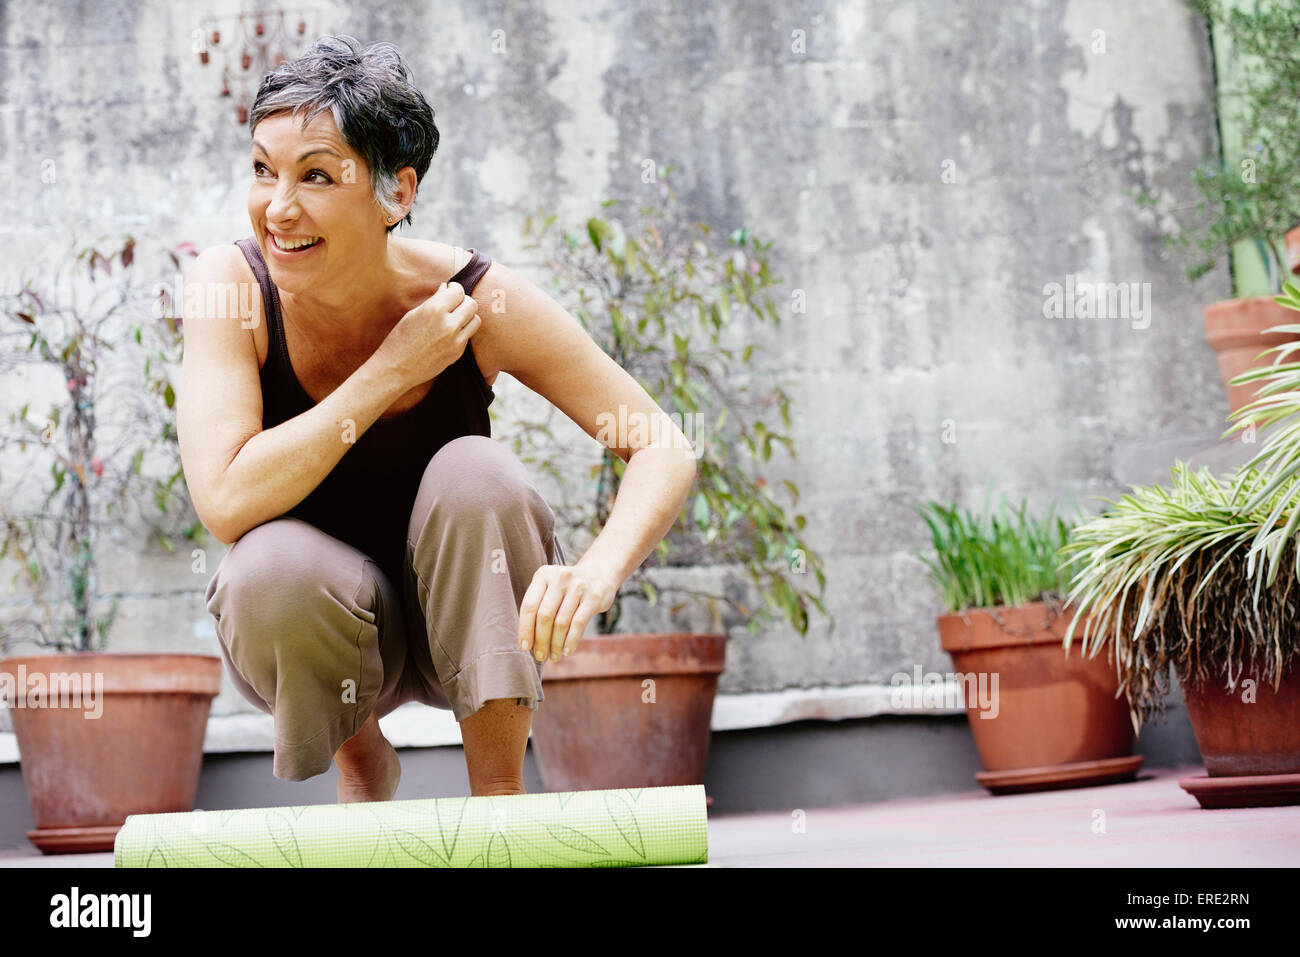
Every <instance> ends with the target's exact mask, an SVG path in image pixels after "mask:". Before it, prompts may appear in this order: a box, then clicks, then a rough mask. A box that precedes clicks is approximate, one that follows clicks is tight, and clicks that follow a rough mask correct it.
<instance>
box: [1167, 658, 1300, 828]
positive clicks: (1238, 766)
mask: <svg viewBox="0 0 1300 957" xmlns="http://www.w3.org/2000/svg"><path fill="white" fill-rule="evenodd" d="M1179 685H1180V686H1181V687H1182V689H1183V702H1184V704H1185V705H1186V707H1187V716H1188V718H1189V719H1191V722H1192V731H1193V732H1194V733H1195V734H1196V744H1197V746H1198V747H1199V748H1200V749H1201V760H1202V761H1203V762H1204V763H1205V770H1206V771H1207V772H1208V775H1206V776H1201V777H1192V778H1184V779H1182V780H1181V781H1179V782H1178V783H1179V784H1180V785H1181V786H1182V788H1183V789H1184V790H1185V791H1187V792H1188V793H1189V794H1191V795H1192V796H1194V797H1195V798H1196V799H1197V800H1198V801H1199V802H1200V804H1201V806H1202V807H1207V808H1220V807H1271V806H1276V805H1282V804H1300V671H1296V670H1293V671H1292V672H1291V673H1290V674H1289V675H1288V676H1286V677H1285V678H1283V680H1282V682H1281V684H1280V685H1279V686H1278V690H1277V691H1274V690H1273V687H1272V685H1270V684H1269V683H1268V682H1267V681H1256V682H1255V685H1254V687H1253V688H1252V689H1251V690H1250V692H1249V693H1248V692H1247V691H1246V689H1244V688H1242V687H1238V689H1237V690H1236V691H1235V692H1228V691H1226V690H1225V689H1224V687H1223V683H1222V682H1221V681H1213V680H1211V681H1206V680H1204V679H1202V680H1200V681H1195V682H1189V681H1187V680H1185V679H1184V678H1183V676H1182V675H1181V674H1180V675H1179ZM1251 695H1253V698H1254V700H1253V701H1252V700H1249V697H1250V696H1251Z"/></svg>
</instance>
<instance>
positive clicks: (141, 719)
mask: <svg viewBox="0 0 1300 957" xmlns="http://www.w3.org/2000/svg"><path fill="white" fill-rule="evenodd" d="M0 672H2V673H4V674H7V675H10V676H11V677H10V678H9V679H7V680H6V688H5V691H6V699H7V703H8V706H9V707H10V709H11V711H10V713H11V715H12V716H13V725H14V733H15V735H16V736H17V739H18V751H19V755H20V761H21V765H22V773H23V783H24V784H25V785H26V786H27V799H28V801H29V802H30V804H31V808H32V816H33V817H34V818H35V819H36V828H35V829H34V830H31V831H28V832H27V836H28V838H29V839H30V840H31V842H32V843H33V844H35V845H36V846H37V847H39V848H40V849H41V850H42V851H43V852H45V853H46V854H56V853H73V852H85V851H109V850H112V849H113V840H114V838H115V837H116V836H117V832H118V829H119V828H120V827H121V826H122V824H123V823H124V822H125V821H126V816H127V815H128V814H152V813H165V812H168V811H190V810H193V808H194V794H195V791H196V790H197V789H198V783H199V771H200V769H201V767H202V763H203V734H204V731H205V729H206V728H207V722H208V712H209V709H210V708H211V705H212V699H213V698H214V697H216V695H217V694H218V693H219V692H220V690H221V659H220V658H217V657H214V656H212V655H182V654H122V655H119V654H100V653H97V652H76V653H70V654H57V655H33V656H28V657H15V658H6V659H4V660H3V661H0ZM33 675H41V676H43V677H42V679H41V680H43V681H44V682H45V683H46V686H47V687H51V688H53V687H54V682H55V681H58V682H60V683H63V686H64V687H65V688H67V689H68V691H69V692H71V693H72V694H73V695H79V696H80V698H78V697H75V696H69V697H65V699H64V701H63V703H62V704H61V706H59V707H51V706H49V705H44V706H40V707H37V706H36V705H37V703H38V701H37V699H36V698H35V697H34V695H31V694H30V689H33V688H34V684H33V680H34V679H33V677H32V676H33ZM71 675H78V676H88V677H82V678H78V679H74V678H71V677H70V676H71ZM55 676H63V677H55ZM25 689H27V691H28V693H27V694H24V691H25ZM47 700H48V701H50V702H51V703H52V702H53V696H51V697H50V698H49V699H47ZM20 703H21V704H22V706H19V705H20Z"/></svg>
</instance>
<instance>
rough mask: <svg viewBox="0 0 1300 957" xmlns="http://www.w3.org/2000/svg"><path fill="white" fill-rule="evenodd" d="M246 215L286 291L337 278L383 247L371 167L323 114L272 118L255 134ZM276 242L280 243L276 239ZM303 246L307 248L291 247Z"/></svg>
mask: <svg viewBox="0 0 1300 957" xmlns="http://www.w3.org/2000/svg"><path fill="white" fill-rule="evenodd" d="M251 149H252V153H251V155H252V162H251V172H252V181H251V183H250V185H249V189H248V218H249V221H250V222H251V223H252V225H253V232H254V235H255V236H256V237H257V240H258V242H259V243H260V245H261V247H262V255H263V257H264V258H265V259H266V262H267V265H268V267H269V268H270V271H271V275H272V278H273V279H274V281H275V283H276V285H278V286H281V287H283V288H284V289H285V290H286V291H288V292H291V293H292V292H297V291H299V290H303V289H307V288H309V287H310V288H314V289H317V290H320V289H321V287H322V286H324V287H328V286H330V285H332V284H334V283H337V282H339V281H341V280H342V279H343V278H344V277H346V276H347V274H348V272H349V269H348V267H349V265H352V266H355V265H356V264H357V263H358V262H367V261H370V260H372V259H373V257H374V255H375V251H376V250H381V249H383V248H384V246H385V245H386V242H387V233H386V232H385V225H386V224H385V217H384V214H383V212H382V211H381V210H380V208H379V207H378V206H377V205H376V204H375V201H374V198H373V196H372V194H371V189H370V170H369V167H368V166H367V165H366V161H365V160H364V159H363V158H362V157H361V156H360V154H358V153H356V152H355V151H354V150H353V149H352V148H351V147H350V146H348V144H347V142H346V141H345V140H344V138H343V136H342V135H341V134H340V133H339V130H338V127H337V126H336V124H335V122H334V117H333V115H332V114H331V113H330V111H329V110H324V111H322V112H321V113H320V114H318V115H317V116H316V117H314V118H313V119H312V121H311V123H310V124H309V125H308V126H307V127H305V128H304V127H303V126H302V125H301V120H300V118H295V117H293V115H292V114H291V113H288V112H284V113H277V114H274V115H272V116H269V117H267V118H266V119H264V120H262V121H261V122H260V123H258V124H257V129H256V130H255V131H254V133H253V143H252V148H251ZM277 240H279V241H280V242H277ZM304 241H307V242H311V241H314V243H312V245H310V246H302V247H301V248H299V249H297V250H289V249H286V248H284V245H282V244H281V243H283V244H285V245H290V246H292V245H295V244H298V243H302V242H304Z"/></svg>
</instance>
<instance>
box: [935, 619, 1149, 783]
mask: <svg viewBox="0 0 1300 957" xmlns="http://www.w3.org/2000/svg"><path fill="white" fill-rule="evenodd" d="M1073 616H1074V610H1073V609H1072V608H1068V607H1067V608H1066V609H1065V610H1064V612H1063V613H1062V614H1058V615H1056V616H1055V617H1052V615H1051V611H1050V609H1049V607H1048V605H1047V604H1046V603H1045V602H1032V603H1030V604H1027V605H1021V606H1016V607H1004V606H998V607H996V608H992V609H984V608H973V609H969V610H968V611H966V612H964V613H962V614H956V613H949V614H944V615H940V616H939V619H938V624H939V641H940V643H941V644H942V646H943V650H944V651H946V652H948V653H949V654H950V655H951V656H952V660H953V664H954V665H955V668H956V671H957V673H958V674H960V675H962V676H970V678H967V679H966V680H964V681H963V688H964V690H965V691H968V692H970V693H967V694H965V697H964V701H965V705H966V717H967V719H968V720H969V721H970V726H971V733H972V734H973V735H974V737H975V747H976V748H977V749H978V750H979V754H980V762H981V763H982V764H983V765H984V771H983V772H981V773H977V774H976V775H975V780H976V781H978V782H979V783H980V784H981V785H983V786H984V787H986V788H988V789H989V790H990V791H992V792H993V793H994V794H1007V793H1015V792H1020V791H1039V790H1047V789H1052V788H1065V787H1080V786H1084V785H1091V784H1103V783H1110V782H1114V781H1123V780H1131V779H1132V778H1133V777H1134V776H1135V775H1136V774H1137V770H1138V768H1139V767H1140V766H1141V764H1142V757H1141V756H1140V755H1136V756H1135V755H1133V740H1134V735H1133V725H1132V722H1131V721H1130V719H1129V715H1128V704H1127V702H1126V701H1125V699H1124V698H1122V697H1120V698H1116V693H1117V692H1118V690H1119V680H1118V678H1117V677H1116V675H1115V667H1114V664H1113V663H1112V662H1108V661H1107V655H1106V653H1105V652H1104V651H1103V652H1102V653H1099V654H1098V655H1097V656H1096V657H1095V658H1089V657H1086V656H1085V655H1084V653H1083V648H1082V641H1081V640H1080V635H1081V631H1082V629H1081V628H1076V629H1075V640H1074V642H1073V643H1072V644H1071V647H1070V650H1069V652H1068V654H1067V652H1066V650H1065V649H1064V648H1063V647H1062V641H1063V639H1064V638H1065V632H1066V630H1067V628H1068V627H1069V624H1070V621H1071V620H1072V618H1073ZM979 676H984V677H983V679H982V680H983V681H984V688H986V689H987V691H988V692H989V694H988V696H987V701H985V702H981V700H979V697H978V695H977V694H975V692H976V691H977V690H978V688H979V685H978V684H976V685H972V684H970V681H971V680H972V679H973V680H974V681H976V682H978V681H979V680H981V679H980V678H979ZM995 677H996V684H995V683H994V678H995ZM985 704H987V705H989V706H987V707H986V706H985Z"/></svg>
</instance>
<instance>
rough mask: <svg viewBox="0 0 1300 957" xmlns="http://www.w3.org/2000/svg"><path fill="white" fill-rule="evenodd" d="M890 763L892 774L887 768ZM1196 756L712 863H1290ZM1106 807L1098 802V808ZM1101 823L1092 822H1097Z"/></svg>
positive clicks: (790, 832) (767, 820)
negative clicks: (1208, 794) (1196, 763)
mask: <svg viewBox="0 0 1300 957" xmlns="http://www.w3.org/2000/svg"><path fill="white" fill-rule="evenodd" d="M882 773H884V771H883V769H882ZM1203 773H1204V770H1203V769H1202V768H1199V767H1186V768H1180V769H1178V770H1171V769H1167V768H1159V769H1155V770H1153V771H1143V772H1142V773H1141V776H1140V778H1139V780H1137V781H1134V782H1132V783H1129V784H1114V785H1109V786H1106V787H1096V788H1078V789H1074V790H1068V791H1044V792H1041V793H1037V794H1021V795H1003V796H1001V797H993V796H991V795H989V794H987V793H986V792H984V791H980V790H972V791H969V792H964V793H961V794H953V795H944V796H941V797H932V798H907V799H901V800H895V801H883V802H878V803H873V804H855V805H849V806H845V807H835V808H809V809H806V811H805V813H804V814H803V832H802V833H797V832H796V831H795V830H794V821H795V820H796V815H795V813H794V811H795V810H796V809H791V811H790V812H789V813H771V812H766V813H761V814H733V815H720V816H717V817H712V818H710V820H709V859H710V862H709V864H707V865H697V866H706V867H828V866H829V867H1294V866H1297V865H1300V807H1277V808H1242V809H1235V810H1216V811H1205V810H1201V808H1200V807H1199V806H1198V805H1197V803H1196V801H1195V800H1194V799H1193V798H1192V797H1191V796H1190V795H1188V794H1187V793H1186V792H1184V791H1183V790H1182V789H1181V788H1180V787H1179V786H1178V778H1180V777H1187V776H1191V775H1197V774H1203ZM1099 812H1100V813H1099ZM1096 821H1101V822H1104V828H1105V829H1104V831H1101V830H1100V829H1099V828H1098V831H1094V827H1095V826H1096V825H1094V822H1096ZM0 866H6V867H112V866H113V856H112V855H111V854H77V855H62V856H58V857H44V856H42V855H41V854H40V853H39V852H38V851H36V850H35V848H32V849H30V850H10V851H0Z"/></svg>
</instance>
